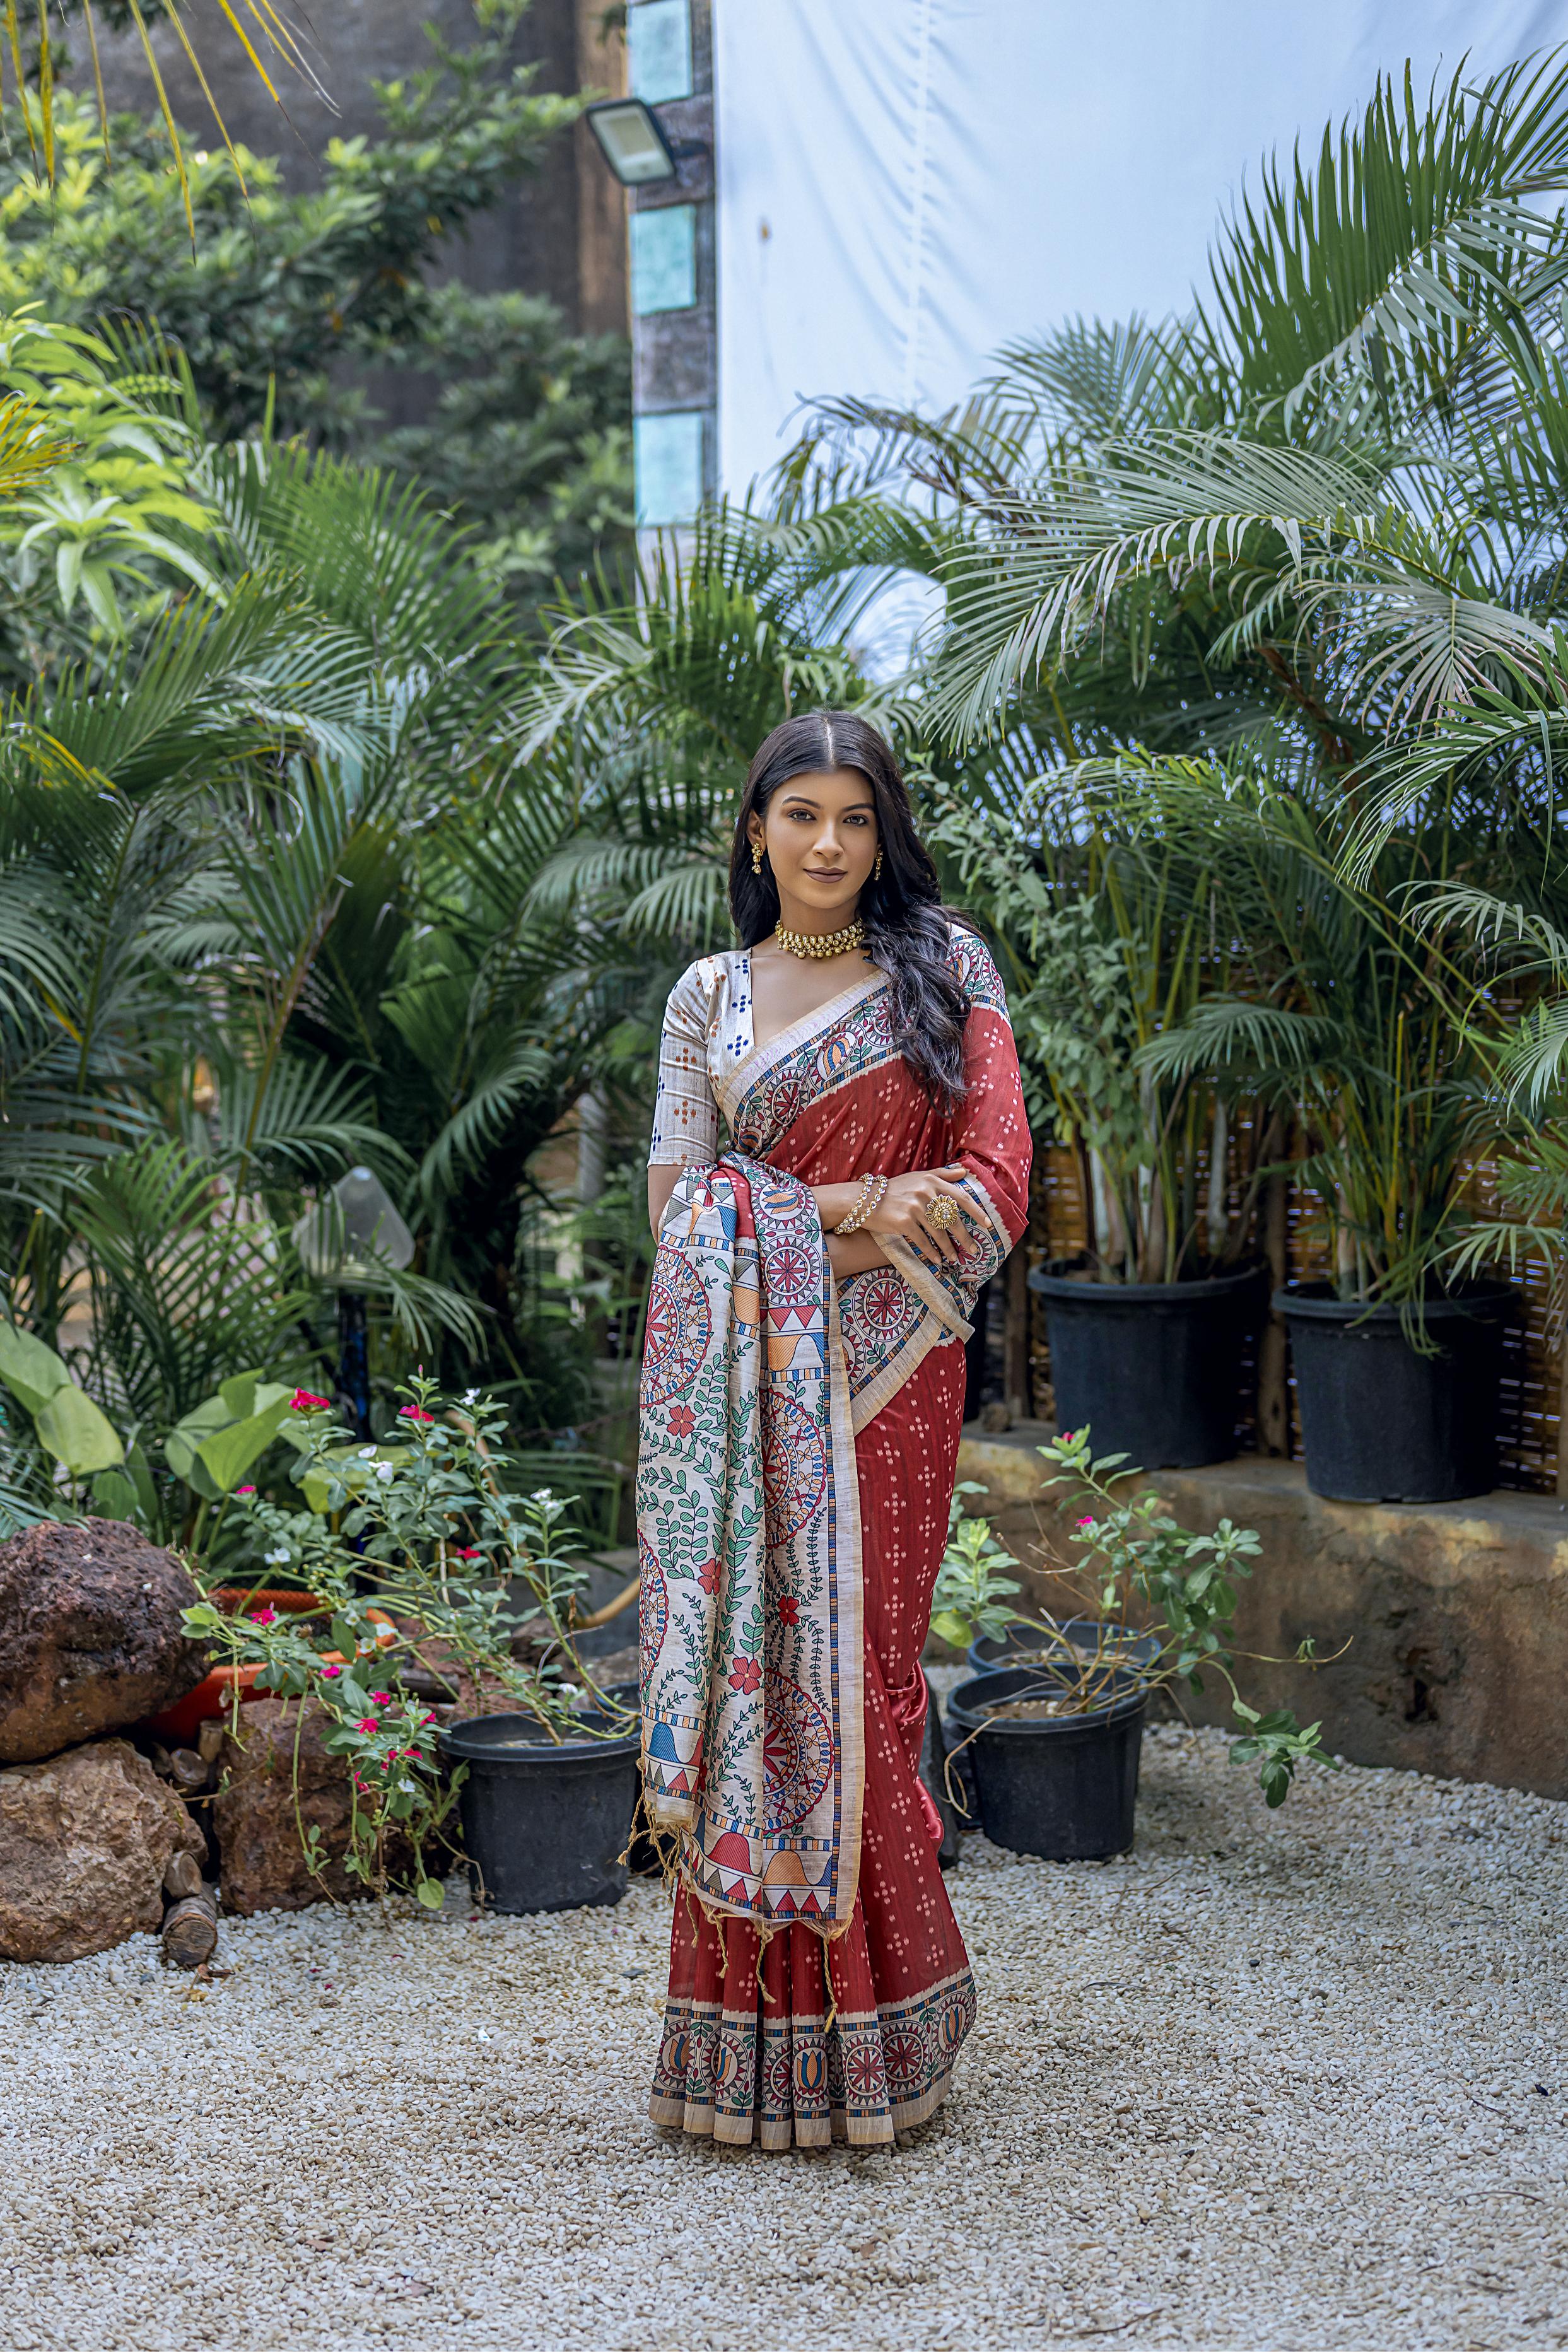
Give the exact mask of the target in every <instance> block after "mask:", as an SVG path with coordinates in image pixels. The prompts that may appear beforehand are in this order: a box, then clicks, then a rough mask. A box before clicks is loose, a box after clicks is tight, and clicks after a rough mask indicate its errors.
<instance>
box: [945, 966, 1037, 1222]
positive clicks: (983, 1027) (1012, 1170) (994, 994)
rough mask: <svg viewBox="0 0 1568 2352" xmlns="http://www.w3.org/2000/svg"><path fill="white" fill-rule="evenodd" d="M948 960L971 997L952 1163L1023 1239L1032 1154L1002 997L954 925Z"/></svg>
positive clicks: (998, 983) (993, 973) (997, 979)
mask: <svg viewBox="0 0 1568 2352" xmlns="http://www.w3.org/2000/svg"><path fill="white" fill-rule="evenodd" d="M952 959H953V963H954V967H955V969H956V971H957V972H958V976H959V978H960V979H961V980H962V981H963V986H964V988H965V990H966V991H967V992H968V996H969V1019H968V1021H967V1023H966V1024H965V1025H964V1032H963V1078H964V1096H963V1102H962V1104H961V1105H960V1106H959V1111H958V1117H957V1119H956V1120H955V1122H954V1133H953V1158H954V1159H955V1160H962V1161H963V1165H964V1167H965V1169H966V1170H967V1171H969V1173H970V1175H971V1176H972V1177H973V1180H974V1181H975V1182H977V1183H978V1184H979V1185H980V1186H981V1187H982V1189H983V1190H984V1193H985V1196H986V1198H987V1200H988V1201H989V1202H991V1205H992V1207H993V1208H994V1211H995V1213H996V1214H997V1216H998V1217H999V1218H1000V1219H1001V1222H1002V1223H1003V1224H1004V1225H1005V1227H1006V1230H1007V1234H1008V1237H1009V1240H1010V1241H1011V1242H1012V1243H1013V1244H1016V1243H1018V1242H1019V1241H1021V1240H1022V1238H1023V1235H1024V1233H1025V1230H1026V1227H1027V1225H1028V1222H1029V1166H1030V1162H1031V1160H1032V1159H1033V1157H1034V1144H1033V1139H1032V1138H1031V1137H1030V1134H1029V1119H1028V1114H1027V1112H1026V1109H1025V1108H1024V1087H1023V1080H1022V1079H1021V1077H1020V1076H1019V1074H1018V1049H1017V1047H1016V1045H1015V1044H1014V1042H1013V1024H1012V1022H1011V1021H1010V1020H1009V1018H1008V1015H1007V994H1006V991H1005V989H1004V987H1003V985H1002V975H1001V973H1000V972H999V971H997V969H996V966H995V964H994V962H993V961H992V959H991V953H990V950H989V949H988V948H987V947H986V946H985V943H984V940H979V939H977V938H976V937H975V935H974V933H973V931H968V930H964V929H962V927H961V926H959V925H957V924H955V925H954V926H953V931H952Z"/></svg>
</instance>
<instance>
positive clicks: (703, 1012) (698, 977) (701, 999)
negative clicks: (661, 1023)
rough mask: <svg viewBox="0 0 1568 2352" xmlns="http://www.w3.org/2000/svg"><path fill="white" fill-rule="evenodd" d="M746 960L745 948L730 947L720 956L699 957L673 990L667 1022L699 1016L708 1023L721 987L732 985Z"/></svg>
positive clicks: (666, 1010) (688, 966) (670, 993)
mask: <svg viewBox="0 0 1568 2352" xmlns="http://www.w3.org/2000/svg"><path fill="white" fill-rule="evenodd" d="M744 959H745V950H744V949H743V948H726V949H724V950H721V952H720V953H719V954H718V955H707V956H699V957H698V958H697V961H695V963H689V964H688V965H687V967H686V970H685V971H683V972H682V973H681V975H680V978H679V980H678V981H677V982H676V983H675V986H674V987H673V988H672V989H671V990H670V992H669V996H668V1001H667V1003H666V1006H665V1019H666V1021H669V1020H671V1019H675V1020H679V1019H680V1018H682V1017H683V1016H684V1017H686V1018H688V1019H689V1018H690V1017H691V1016H693V1015H697V1016H699V1017H700V1019H701V1020H702V1021H703V1022H706V1021H707V1019H708V1017H709V1008H710V1005H711V1004H712V1003H713V1000H714V998H715V996H716V995H717V994H718V992H719V990H720V988H721V987H722V986H726V985H730V984H732V982H733V981H734V978H735V974H736V972H737V971H738V970H739V969H740V967H741V966H742V963H743V961H744Z"/></svg>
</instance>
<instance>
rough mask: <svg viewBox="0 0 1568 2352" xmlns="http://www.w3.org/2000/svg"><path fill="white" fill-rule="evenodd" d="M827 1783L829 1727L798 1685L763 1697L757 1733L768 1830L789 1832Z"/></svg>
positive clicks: (788, 1685) (830, 1749)
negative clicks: (764, 1703)
mask: <svg viewBox="0 0 1568 2352" xmlns="http://www.w3.org/2000/svg"><path fill="white" fill-rule="evenodd" d="M832 1777H833V1726H832V1725H831V1724H830V1723H829V1721H828V1719H827V1715H826V1709H825V1708H823V1707H821V1706H818V1705H817V1703H816V1699H814V1698H813V1697H812V1696H811V1693H810V1692H809V1691H807V1690H802V1688H801V1686H800V1685H799V1684H798V1683H780V1684H779V1685H778V1686H777V1687H776V1689H774V1690H773V1691H771V1692H770V1694H769V1696H768V1712H767V1720H766V1723H765V1725H764V1727H763V1791H764V1794H765V1796H766V1799H767V1809H768V1828H769V1829H770V1830H771V1831H773V1832H778V1831H780V1830H792V1829H794V1828H795V1824H796V1822H803V1821H805V1817H806V1815H807V1813H809V1812H810V1811H811V1809H812V1807H813V1806H814V1805H816V1804H817V1803H818V1802H819V1801H820V1800H821V1798H822V1795H823V1792H824V1790H826V1787H827V1784H828V1781H829V1780H831V1779H832Z"/></svg>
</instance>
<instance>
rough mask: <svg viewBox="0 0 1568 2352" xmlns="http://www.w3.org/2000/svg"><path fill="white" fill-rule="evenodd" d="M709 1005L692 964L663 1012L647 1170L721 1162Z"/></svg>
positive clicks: (701, 981) (700, 976) (698, 968)
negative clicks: (712, 1080) (710, 1073)
mask: <svg viewBox="0 0 1568 2352" xmlns="http://www.w3.org/2000/svg"><path fill="white" fill-rule="evenodd" d="M708 1003H709V991H708V989H707V988H706V986H705V985H704V983H703V977H702V971H701V968H700V965H698V964H692V965H691V966H690V967H689V970H687V971H684V972H682V974H681V976H680V978H679V980H678V981H677V982H676V983H675V986H674V987H673V988H672V989H671V990H670V992H669V1001H668V1003H667V1004H666V1006H665V1008H664V1031H663V1034H662V1035H661V1037H660V1039H659V1046H658V1093H657V1095H656V1097H655V1098H654V1107H653V1140H652V1142H651V1143H650V1144H649V1146H648V1154H647V1164H648V1166H649V1167H650V1168H691V1167H702V1166H706V1165H707V1163H708V1162H709V1161H710V1160H717V1158H718V1157H719V1106H718V1104H717V1103H716V1102H715V1101H714V1099H713V1088H712V1086H711V1084H710V1081H709V1076H708Z"/></svg>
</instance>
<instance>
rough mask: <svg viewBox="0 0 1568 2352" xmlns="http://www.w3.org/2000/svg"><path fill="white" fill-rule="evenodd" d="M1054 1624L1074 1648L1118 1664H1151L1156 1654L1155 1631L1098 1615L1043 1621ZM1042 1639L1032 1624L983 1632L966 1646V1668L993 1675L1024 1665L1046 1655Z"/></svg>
mask: <svg viewBox="0 0 1568 2352" xmlns="http://www.w3.org/2000/svg"><path fill="white" fill-rule="evenodd" d="M1044 1622H1047V1623H1054V1624H1055V1626H1056V1629H1057V1632H1058V1633H1059V1634H1060V1635H1061V1637H1062V1639H1063V1641H1066V1642H1070V1643H1072V1644H1073V1647H1074V1648H1075V1649H1079V1650H1087V1651H1088V1652H1089V1654H1090V1655H1091V1656H1092V1655H1094V1654H1096V1653H1098V1654H1100V1655H1101V1656H1103V1657H1105V1658H1107V1659H1114V1660H1115V1661H1116V1662H1117V1664H1121V1665H1127V1666H1132V1667H1137V1666H1151V1665H1152V1664H1153V1663H1154V1660H1155V1659H1156V1658H1157V1657H1158V1656H1159V1654H1160V1651H1161V1647H1162V1643H1161V1639H1160V1636H1159V1634H1158V1633H1133V1632H1132V1630H1131V1627H1129V1626H1125V1625H1114V1624H1106V1623H1103V1622H1101V1621H1100V1619H1099V1618H1098V1617H1058V1618H1055V1619H1047V1620H1046V1621H1044ZM1047 1655H1049V1651H1048V1650H1047V1645H1046V1643H1045V1642H1044V1641H1043V1640H1042V1638H1041V1636H1040V1634H1039V1633H1038V1632H1037V1630H1036V1628H1035V1627H1034V1626H1032V1625H1015V1626H1012V1627H1010V1628H1009V1630H1008V1631H1007V1632H1006V1633H1004V1634H1002V1635H1000V1636H999V1637H997V1636H993V1635H991V1634H989V1633H983V1634H982V1635H981V1637H980V1639H979V1641H978V1642H971V1643H970V1645H969V1652H968V1656H969V1670H970V1672H971V1674H975V1675H994V1674H995V1673H996V1672H997V1670H998V1669H999V1668H1000V1667H1004V1666H1017V1665H1026V1664H1032V1662H1033V1661H1034V1660H1035V1659H1037V1658H1040V1657H1045V1656H1047Z"/></svg>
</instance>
